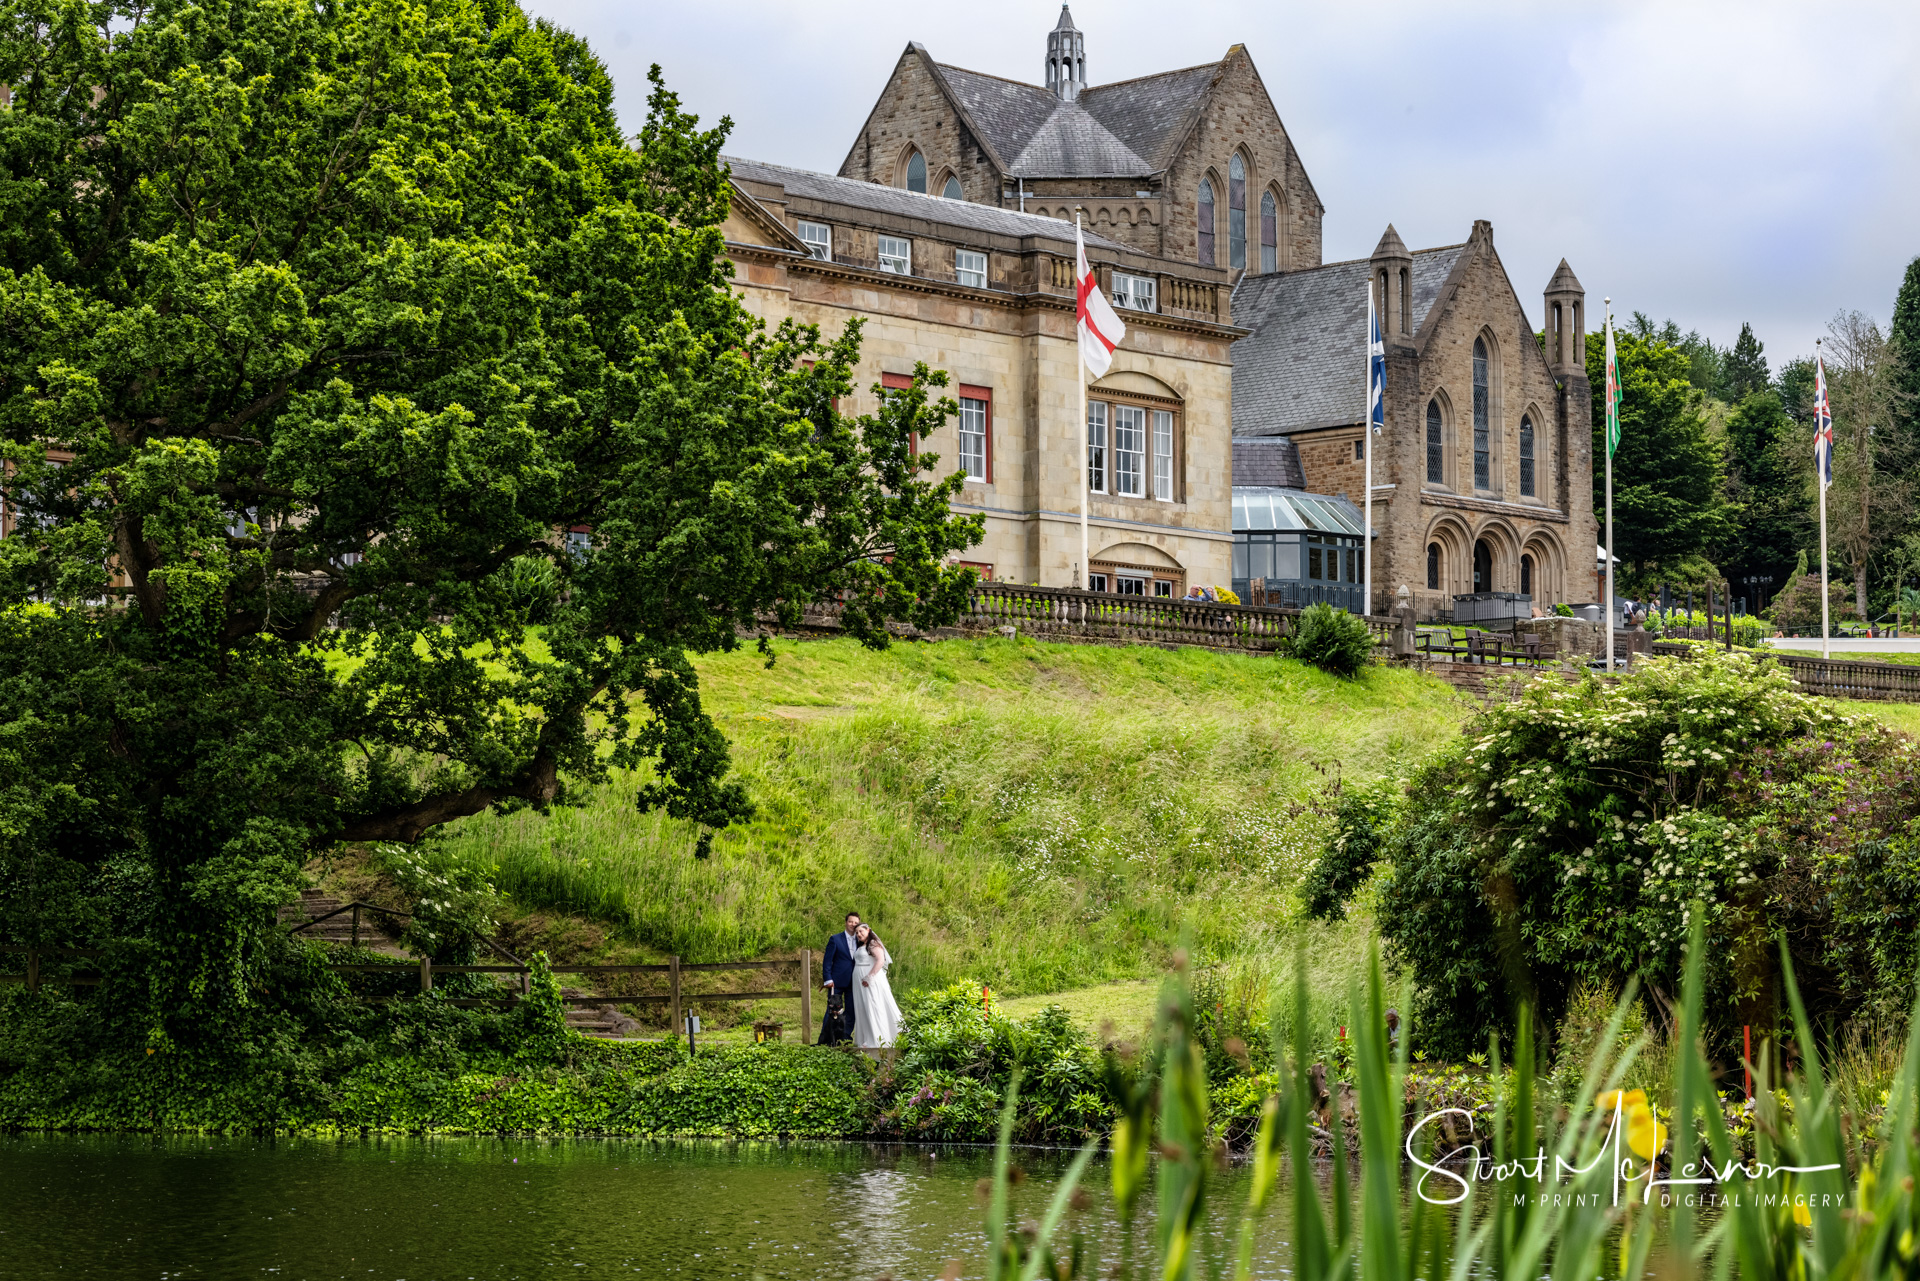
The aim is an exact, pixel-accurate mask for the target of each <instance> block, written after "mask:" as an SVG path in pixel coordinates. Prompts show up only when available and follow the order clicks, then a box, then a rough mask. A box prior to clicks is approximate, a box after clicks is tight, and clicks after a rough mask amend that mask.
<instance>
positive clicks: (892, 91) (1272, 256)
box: [840, 5, 1325, 276]
mask: <svg viewBox="0 0 1920 1281" xmlns="http://www.w3.org/2000/svg"><path fill="white" fill-rule="evenodd" d="M1087 65H1088V59H1087V48H1086V37H1085V35H1084V33H1082V32H1081V31H1079V30H1078V29H1076V28H1075V27H1074V25H1073V18H1072V15H1071V14H1069V13H1068V11H1067V7H1066V6H1065V5H1062V6H1060V21H1059V23H1058V25H1057V26H1056V27H1055V28H1054V30H1053V31H1051V32H1049V33H1048V35H1047V57H1046V84H1045V85H1033V84H1023V83H1021V82H1019V81H1016V80H1006V79H1002V78H1001V77H999V76H990V75H986V74H983V73H981V72H978V71H968V70H966V69H965V68H963V67H954V66H948V65H945V64H943V63H938V62H935V61H934V60H933V55H931V54H930V53H928V52H927V50H926V49H925V48H923V47H922V46H920V45H918V44H909V45H908V46H907V48H906V52H904V53H902V54H901V55H900V61H899V62H898V63H896V64H895V66H894V69H893V75H892V76H891V77H890V78H889V79H888V81H887V84H886V87H885V88H884V89H883V90H881V93H880V97H879V100H878V101H877V102H875V103H874V105H873V110H872V111H871V112H870V113H869V114H868V116H867V119H866V123H865V124H864V125H862V126H861V129H860V135H859V137H857V138H856V139H854V143H853V146H852V147H851V148H850V149H849V150H848V152H847V158H846V159H845V160H844V161H842V162H841V165H840V176H841V177H843V178H857V179H860V180H861V181H864V182H876V183H881V184H883V185H885V186H890V187H902V188H905V189H907V190H909V191H924V192H928V193H930V194H934V195H945V196H947V197H949V198H953V199H960V200H967V201H971V202H973V203H975V204H988V205H996V206H998V207H1000V208H1003V209H1019V210H1023V211H1025V212H1028V213H1038V214H1042V215H1051V216H1054V217H1060V218H1066V219H1068V220H1071V219H1072V217H1073V210H1074V209H1075V208H1076V207H1084V208H1085V210H1086V218H1087V224H1088V225H1089V226H1090V227H1092V228H1093V229H1094V230H1097V231H1099V232H1100V233H1101V234H1102V235H1105V236H1107V237H1109V238H1111V239H1113V240H1115V241H1118V242H1120V243H1121V244H1124V245H1126V246H1127V247H1128V248H1130V249H1134V250H1137V251H1138V252H1141V253H1145V254H1150V255H1153V256H1155V257H1158V258H1166V259H1171V260H1174V261H1178V262H1187V263H1194V264H1198V265H1200V266H1206V267H1224V268H1226V269H1227V270H1229V271H1231V272H1233V273H1234V274H1235V275H1236V276H1237V275H1240V274H1242V273H1251V274H1255V275H1258V274H1262V273H1272V272H1276V271H1289V270H1295V269H1298V268H1302V267H1317V266H1319V265H1320V219H1321V215H1322V214H1323V213H1324V212H1325V207H1324V206H1323V205H1321V203H1320V197H1319V196H1318V195H1316V194H1315V193H1314V190H1313V183H1312V181H1311V180H1310V179H1309V178H1308V177H1307V170H1306V166H1305V165H1304V164H1302V163H1301V160H1300V153H1299V152H1298V151H1297V150H1296V149H1295V148H1294V145H1293V139H1292V138H1291V137H1289V136H1288V134H1287V127H1286V126H1285V125H1284V124H1282V123H1281V121H1280V113H1279V112H1278V111H1277V110H1275V108H1274V105H1273V100H1272V98H1270V97H1268V95H1267V89H1266V85H1265V84H1264V83H1263V82H1262V81H1261V79H1260V73H1259V71H1258V70H1256V69H1255V68H1254V65H1253V59H1252V57H1250V56H1249V55H1248V53H1247V50H1246V47H1245V46H1243V45H1234V46H1233V47H1232V48H1231V49H1228V50H1227V52H1226V56H1225V57H1223V58H1221V59H1220V61H1218V62H1210V63H1206V64H1204V65H1202V66H1198V67H1187V68H1185V69H1183V70H1180V71H1167V72H1162V73H1160V74H1159V75H1152V76H1142V77H1140V78H1139V79H1137V80H1123V81H1120V82H1118V83H1115V84H1105V85H1095V84H1092V83H1091V82H1090V81H1089V80H1088V71H1087Z"/></svg>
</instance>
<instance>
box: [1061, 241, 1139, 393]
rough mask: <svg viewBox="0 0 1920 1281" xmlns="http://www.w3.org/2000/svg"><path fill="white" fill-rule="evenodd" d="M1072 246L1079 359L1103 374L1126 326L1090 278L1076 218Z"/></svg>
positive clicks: (1093, 370) (1085, 251)
mask: <svg viewBox="0 0 1920 1281" xmlns="http://www.w3.org/2000/svg"><path fill="white" fill-rule="evenodd" d="M1073 248H1074V253H1075V255H1076V256H1077V265H1076V266H1075V268H1074V273H1073V278H1074V281H1075V282H1076V286H1077V287H1076V290H1075V292H1077V293H1078V294H1079V295H1080V302H1079V316H1078V324H1079V330H1080V363H1081V364H1083V365H1085V366H1086V367H1087V369H1088V371H1089V372H1091V373H1092V375H1093V376H1094V377H1095V378H1104V377H1106V374H1107V370H1108V369H1109V368H1111V367H1112V365H1113V349H1114V348H1115V347H1118V346H1119V345H1120V340H1121V339H1122V338H1125V337H1126V336H1127V327H1126V326H1125V325H1123V324H1121V323H1120V317H1118V316H1116V315H1114V314H1113V307H1112V306H1111V305H1110V304H1109V303H1108V302H1107V296H1106V295H1105V294H1103V293H1101V292H1100V285H1099V283H1098V282H1097V281H1095V280H1094V278H1093V268H1091V267H1089V266H1088V265H1087V244H1086V241H1085V240H1083V239H1081V236H1080V224H1079V223H1078V222H1075V223H1074V224H1073Z"/></svg>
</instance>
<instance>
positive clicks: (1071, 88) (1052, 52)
mask: <svg viewBox="0 0 1920 1281" xmlns="http://www.w3.org/2000/svg"><path fill="white" fill-rule="evenodd" d="M1086 87H1087V38H1086V36H1084V35H1082V34H1081V32H1080V28H1078V27H1076V26H1074V25H1073V15H1072V14H1071V13H1068V12H1067V6H1066V5H1064V4H1063V5H1061V6H1060V21H1059V22H1057V23H1055V24H1054V27H1053V30H1051V31H1049V32H1047V88H1049V89H1051V90H1052V91H1053V94H1054V96H1055V97H1057V98H1059V99H1060V100H1061V101H1062V102H1072V101H1073V100H1074V99H1075V98H1078V97H1079V96H1080V91H1081V90H1082V89H1084V88H1086Z"/></svg>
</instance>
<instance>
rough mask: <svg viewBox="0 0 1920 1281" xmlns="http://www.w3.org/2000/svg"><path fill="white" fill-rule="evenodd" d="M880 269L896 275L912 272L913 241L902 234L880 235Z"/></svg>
mask: <svg viewBox="0 0 1920 1281" xmlns="http://www.w3.org/2000/svg"><path fill="white" fill-rule="evenodd" d="M879 256H880V270H882V271H890V272H892V273H893V274H894V275H896V276H911V275H912V274H913V242H912V241H911V240H908V239H906V238H905V237H903V236H881V237H880V255H879Z"/></svg>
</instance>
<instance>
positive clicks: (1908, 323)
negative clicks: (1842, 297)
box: [1890, 257, 1920, 440]
mask: <svg viewBox="0 0 1920 1281" xmlns="http://www.w3.org/2000/svg"><path fill="white" fill-rule="evenodd" d="M1890 329H1891V337H1892V339H1893V347H1894V353H1895V355H1896V356H1897V357H1898V358H1899V361H1900V370H1899V373H1898V375H1897V376H1896V380H1895V387H1896V395H1897V397H1898V402H1899V403H1898V404H1896V405H1895V406H1894V412H1895V413H1896V414H1897V415H1898V421H1899V423H1900V424H1901V431H1902V433H1903V434H1904V435H1905V436H1906V437H1907V438H1908V439H1909V440H1920V257H1915V258H1914V260H1913V261H1912V262H1910V263H1908V264H1907V274H1906V276H1905V277H1904V278H1903V279H1902V280H1901V282H1900V291H1899V293H1898V294H1897V295H1896V296H1895V298H1894V301H1893V324H1892V325H1891V326H1890Z"/></svg>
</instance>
